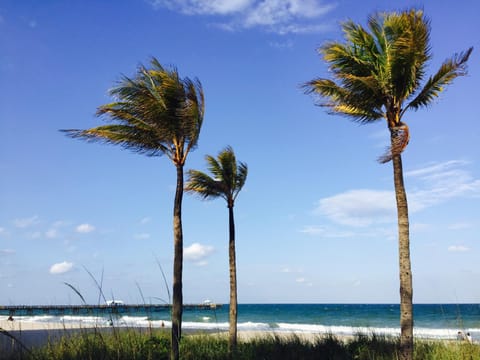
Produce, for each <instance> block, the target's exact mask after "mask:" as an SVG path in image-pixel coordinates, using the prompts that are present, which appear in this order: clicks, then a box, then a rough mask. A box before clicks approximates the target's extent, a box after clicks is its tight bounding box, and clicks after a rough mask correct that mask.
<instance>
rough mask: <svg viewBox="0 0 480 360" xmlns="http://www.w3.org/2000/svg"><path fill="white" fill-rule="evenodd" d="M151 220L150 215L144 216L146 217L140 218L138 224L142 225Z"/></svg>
mask: <svg viewBox="0 0 480 360" xmlns="http://www.w3.org/2000/svg"><path fill="white" fill-rule="evenodd" d="M151 220H152V218H151V217H149V216H146V217H144V218H142V219H140V224H142V225H145V224H148V223H149V222H150V221H151Z"/></svg>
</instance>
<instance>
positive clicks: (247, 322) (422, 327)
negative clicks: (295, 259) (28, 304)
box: [0, 304, 480, 340]
mask: <svg viewBox="0 0 480 360" xmlns="http://www.w3.org/2000/svg"><path fill="white" fill-rule="evenodd" d="M119 310H121V308H119ZM7 315H8V314H5V313H3V314H2V313H0V319H6V317H7ZM399 317H400V315H399V305H398V304H397V305H391V304H241V305H239V306H238V328H239V330H261V331H276V332H299V333H300V332H313V333H321V334H324V333H333V334H338V335H353V334H356V333H358V332H363V333H372V332H374V333H377V334H386V335H398V334H399V333H400V330H399ZM15 318H16V320H19V321H21V320H24V321H34V322H64V323H68V322H72V323H73V322H77V323H78V322H81V323H82V324H85V325H91V324H105V323H107V322H110V320H113V321H114V323H115V324H116V325H117V326H154V327H161V326H165V327H169V326H170V314H169V311H168V309H159V310H157V311H137V312H121V311H120V313H119V314H116V315H112V314H109V313H106V312H105V311H104V310H103V311H100V309H98V311H93V312H89V313H88V312H83V313H82V312H77V313H75V314H73V313H70V314H59V313H57V314H55V313H53V314H52V313H50V314H40V313H33V314H26V313H23V314H22V313H17V314H16V315H15ZM414 319H415V330H414V331H415V335H416V336H418V337H424V338H440V339H454V338H455V337H456V334H457V332H458V331H459V330H462V331H465V332H470V333H471V334H472V337H473V338H474V340H480V304H416V305H414ZM183 327H184V328H185V329H204V330H227V329H228V305H223V306H222V307H219V308H217V309H186V310H184V314H183Z"/></svg>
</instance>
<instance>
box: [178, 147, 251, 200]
mask: <svg viewBox="0 0 480 360" xmlns="http://www.w3.org/2000/svg"><path fill="white" fill-rule="evenodd" d="M205 159H206V161H207V164H208V170H209V171H210V173H211V174H212V175H213V177H211V176H209V175H207V174H205V173H203V172H201V171H198V170H189V171H188V176H189V179H188V180H187V185H186V188H185V189H186V190H187V191H189V192H195V193H197V194H198V195H200V196H201V197H202V198H204V199H208V198H217V197H222V198H224V199H225V200H226V201H227V204H228V206H229V207H230V206H232V207H233V205H234V202H235V199H236V198H237V196H238V193H239V192H240V190H242V188H243V185H244V184H245V181H246V179H247V174H248V167H247V165H246V164H245V163H242V162H239V163H237V161H236V158H235V153H234V152H233V149H232V148H231V147H230V146H228V147H227V148H225V149H224V150H222V151H221V152H220V153H219V154H218V157H217V159H216V158H214V157H213V156H210V155H207V156H205Z"/></svg>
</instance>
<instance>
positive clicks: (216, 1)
mask: <svg viewBox="0 0 480 360" xmlns="http://www.w3.org/2000/svg"><path fill="white" fill-rule="evenodd" d="M150 2H151V4H152V5H153V6H154V8H157V9H158V8H167V9H170V10H172V11H177V12H180V13H183V14H186V15H210V16H218V17H220V16H222V17H224V18H225V17H227V18H228V20H227V22H226V23H225V22H224V23H221V24H217V26H218V27H220V28H222V29H224V30H229V31H234V30H237V29H245V28H253V27H261V28H264V29H266V30H268V31H271V32H276V33H279V34H287V33H306V32H321V31H325V30H326V29H328V28H329V27H328V26H326V25H325V24H319V21H318V18H319V17H321V16H324V15H325V14H327V13H328V12H330V11H331V10H332V9H333V8H334V7H335V5H334V4H333V3H331V4H330V3H325V2H324V1H321V0H150Z"/></svg>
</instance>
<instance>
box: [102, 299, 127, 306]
mask: <svg viewBox="0 0 480 360" xmlns="http://www.w3.org/2000/svg"><path fill="white" fill-rule="evenodd" d="M123 304H124V302H123V301H122V300H107V301H105V305H107V306H117V305H123Z"/></svg>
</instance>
